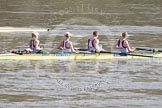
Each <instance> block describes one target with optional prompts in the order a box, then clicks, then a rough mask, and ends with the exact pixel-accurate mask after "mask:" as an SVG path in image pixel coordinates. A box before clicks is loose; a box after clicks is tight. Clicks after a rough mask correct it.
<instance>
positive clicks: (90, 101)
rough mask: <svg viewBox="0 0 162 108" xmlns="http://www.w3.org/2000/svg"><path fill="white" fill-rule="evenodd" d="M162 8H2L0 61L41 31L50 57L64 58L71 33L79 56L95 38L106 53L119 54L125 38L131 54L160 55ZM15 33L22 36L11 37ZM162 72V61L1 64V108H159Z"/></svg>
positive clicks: (5, 4) (92, 4)
mask: <svg viewBox="0 0 162 108" xmlns="http://www.w3.org/2000/svg"><path fill="white" fill-rule="evenodd" d="M161 7H162V3H161V1H160V0H155V1H154V0H152V1H150V0H142V1H130V0H99V1H97V0H89V1H87V0H79V1H78V0H55V1H54V0H0V53H5V52H8V51H9V50H11V49H23V48H25V47H27V46H28V41H29V39H30V37H31V32H32V31H35V30H38V29H40V31H39V33H40V35H41V36H40V40H41V43H42V46H43V47H44V48H45V49H46V50H47V51H49V52H51V53H53V52H58V50H57V49H56V47H57V44H58V43H59V41H60V40H62V39H63V34H64V33H65V32H66V31H70V32H72V33H73V35H74V36H73V37H72V39H71V40H72V41H73V43H74V46H75V47H78V48H80V47H81V48H85V47H86V41H87V38H88V37H89V36H91V34H92V32H93V31H94V30H97V31H99V32H100V34H101V36H100V42H101V43H102V44H103V47H104V48H105V49H106V50H110V51H112V50H113V49H112V45H113V44H114V42H115V41H116V39H117V38H119V36H120V34H121V33H122V32H124V31H127V32H128V33H129V34H130V37H129V40H130V43H131V44H132V46H135V47H153V48H161V46H162V38H161V36H162V27H161V26H162V19H161V17H162V13H161V10H162V9H161ZM10 27H12V30H17V31H16V32H9V31H11V28H10ZM48 28H50V31H48V32H47V31H45V30H46V29H48ZM4 29H6V30H9V31H8V32H4ZM20 29H21V30H22V31H20ZM161 65H162V60H159V59H151V58H148V59H146V60H135V59H132V60H127V59H126V60H98V61H94V60H93V61H92V60H88V61H73V60H71V61H59V60H58V61H53V60H44V61H13V60H0V82H1V83H0V107H2V108H33V107H34V108H45V107H46V108H53V107H56V108H72V107H73V108H78V107H80V108H84V107H88V108H94V107H96V108H109V107H112V108H117V107H121V108H125V107H126V108H137V107H140V108H146V107H147V108H161V107H162V103H161V101H162V87H161V85H162V74H161V70H162V67H161Z"/></svg>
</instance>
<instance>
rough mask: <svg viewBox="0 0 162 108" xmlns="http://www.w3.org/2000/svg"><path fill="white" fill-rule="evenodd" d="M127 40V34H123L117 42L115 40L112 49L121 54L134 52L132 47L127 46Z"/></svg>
mask: <svg viewBox="0 0 162 108" xmlns="http://www.w3.org/2000/svg"><path fill="white" fill-rule="evenodd" d="M127 38H128V33H127V32H123V33H122V37H121V38H120V39H119V40H117V42H116V43H115V45H114V48H118V49H119V50H120V52H121V53H123V54H127V53H129V52H133V51H135V48H134V47H130V46H129V43H128V41H127Z"/></svg>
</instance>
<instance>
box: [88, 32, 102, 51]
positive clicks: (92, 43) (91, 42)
mask: <svg viewBox="0 0 162 108" xmlns="http://www.w3.org/2000/svg"><path fill="white" fill-rule="evenodd" d="M98 37H99V32H98V31H94V32H93V37H91V38H89V39H88V50H89V51H91V52H100V51H102V47H101V46H100V45H99V39H98Z"/></svg>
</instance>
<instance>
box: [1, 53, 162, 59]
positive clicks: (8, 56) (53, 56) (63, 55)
mask: <svg viewBox="0 0 162 108" xmlns="http://www.w3.org/2000/svg"><path fill="white" fill-rule="evenodd" d="M144 58H162V53H159V54H129V55H127V56H120V55H119V53H96V54H68V53H55V54H23V55H19V54H0V60H86V59H87V60H88V59H89V60H104V59H144Z"/></svg>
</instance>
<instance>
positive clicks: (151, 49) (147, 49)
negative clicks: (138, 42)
mask: <svg viewBox="0 0 162 108" xmlns="http://www.w3.org/2000/svg"><path fill="white" fill-rule="evenodd" d="M136 50H144V51H153V52H162V50H160V49H156V48H136Z"/></svg>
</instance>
